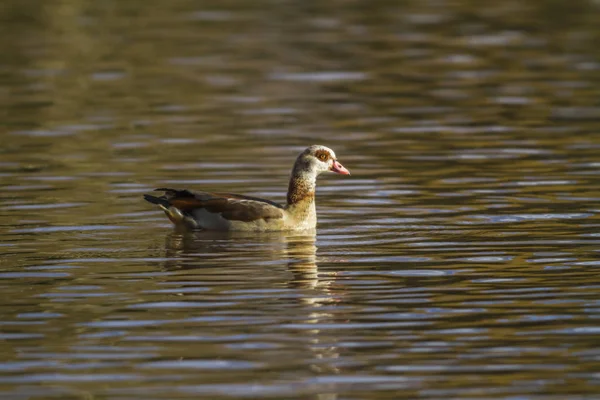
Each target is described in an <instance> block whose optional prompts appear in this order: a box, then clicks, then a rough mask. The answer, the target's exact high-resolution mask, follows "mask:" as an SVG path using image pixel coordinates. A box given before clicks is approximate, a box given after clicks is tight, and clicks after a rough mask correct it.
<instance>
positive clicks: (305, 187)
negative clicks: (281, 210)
mask: <svg viewBox="0 0 600 400" xmlns="http://www.w3.org/2000/svg"><path fill="white" fill-rule="evenodd" d="M316 185H317V174H316V172H315V171H314V170H313V169H312V168H311V166H310V164H309V163H308V162H307V161H306V160H305V159H303V158H301V157H300V158H298V160H296V163H295V164H294V168H293V169H292V176H291V178H290V184H289V186H288V192H287V206H288V207H292V206H298V205H300V204H304V203H312V202H314V199H315V189H316Z"/></svg>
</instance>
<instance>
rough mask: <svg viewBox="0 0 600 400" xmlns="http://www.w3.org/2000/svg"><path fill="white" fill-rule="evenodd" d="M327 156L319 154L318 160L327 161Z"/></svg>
mask: <svg viewBox="0 0 600 400" xmlns="http://www.w3.org/2000/svg"><path fill="white" fill-rule="evenodd" d="M327 158H328V157H327V154H319V160H321V161H327Z"/></svg>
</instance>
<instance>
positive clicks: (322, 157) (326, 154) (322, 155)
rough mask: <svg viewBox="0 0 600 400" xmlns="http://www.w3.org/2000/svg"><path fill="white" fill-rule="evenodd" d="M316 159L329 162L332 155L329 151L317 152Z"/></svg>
mask: <svg viewBox="0 0 600 400" xmlns="http://www.w3.org/2000/svg"><path fill="white" fill-rule="evenodd" d="M315 157H317V158H318V159H319V160H321V161H328V160H329V159H330V158H331V155H330V154H329V152H328V151H327V150H317V151H316V152H315Z"/></svg>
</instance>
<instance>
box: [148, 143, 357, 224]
mask: <svg viewBox="0 0 600 400" xmlns="http://www.w3.org/2000/svg"><path fill="white" fill-rule="evenodd" d="M324 171H332V172H336V173H338V174H344V175H349V174H350V173H349V172H348V170H347V169H346V168H344V167H343V166H342V165H341V164H340V163H339V162H337V160H336V158H335V153H334V152H333V150H331V149H328V148H327V147H324V146H318V145H315V146H311V147H309V148H307V149H306V150H305V151H304V152H302V153H301V154H300V155H299V156H298V158H297V159H296V162H295V163H294V168H293V169H292V176H291V177H290V183H289V186H288V193H287V204H286V205H285V206H281V205H279V204H277V203H275V202H272V201H269V200H265V199H260V198H257V197H251V196H244V195H239V194H231V193H211V192H201V191H190V190H177V189H171V188H160V189H156V190H157V191H163V192H165V194H164V195H163V196H160V197H156V196H151V195H144V198H145V199H146V200H147V201H149V202H150V203H153V204H158V205H159V206H160V207H161V208H162V209H163V211H164V212H165V214H167V216H168V217H169V219H170V220H171V221H172V222H173V223H174V224H175V225H178V226H184V227H187V228H192V229H198V228H199V229H213V230H246V231H267V230H294V229H309V228H314V227H315V226H316V222H317V218H316V210H315V203H314V196H315V187H316V178H317V176H318V175H319V174H320V173H321V172H324Z"/></svg>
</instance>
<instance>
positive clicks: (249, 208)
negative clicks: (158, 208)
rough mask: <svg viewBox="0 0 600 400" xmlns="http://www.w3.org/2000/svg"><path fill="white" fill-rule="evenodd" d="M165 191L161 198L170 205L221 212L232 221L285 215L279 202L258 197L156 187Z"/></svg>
mask: <svg viewBox="0 0 600 400" xmlns="http://www.w3.org/2000/svg"><path fill="white" fill-rule="evenodd" d="M156 190H158V191H163V192H165V195H164V196H161V197H159V199H164V200H165V201H168V202H169V204H170V205H172V206H174V207H176V208H178V209H180V210H181V211H183V212H185V213H190V212H193V211H194V210H196V209H205V210H207V211H208V212H211V213H215V214H221V215H222V216H223V218H226V219H228V220H230V221H244V222H250V221H256V220H259V219H264V220H269V219H278V218H282V217H283V207H282V206H280V205H279V204H277V203H274V202H271V201H268V200H264V199H260V198H257V197H251V196H243V195H238V194H231V193H209V192H192V191H190V190H175V189H169V188H160V189H156Z"/></svg>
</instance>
